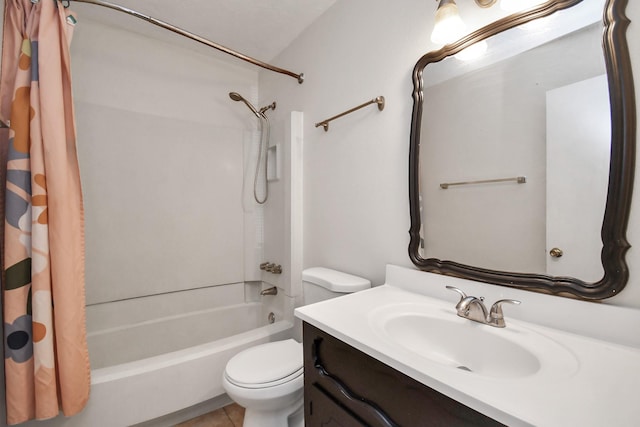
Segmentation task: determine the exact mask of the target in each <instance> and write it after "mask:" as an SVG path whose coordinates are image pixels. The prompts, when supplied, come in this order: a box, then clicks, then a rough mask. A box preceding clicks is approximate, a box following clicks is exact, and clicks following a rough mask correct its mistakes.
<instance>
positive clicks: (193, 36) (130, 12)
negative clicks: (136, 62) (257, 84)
mask: <svg viewBox="0 0 640 427" xmlns="http://www.w3.org/2000/svg"><path fill="white" fill-rule="evenodd" d="M72 1H74V2H79V3H89V4H95V5H97V6H103V7H106V8H109V9H113V10H117V11H119V12H124V13H126V14H128V15H131V16H135V17H136V18H140V19H142V20H144V21H147V22H149V23H151V24H153V25H157V26H158V27H162V28H164V29H166V30H169V31H173V32H174V33H176V34H180V35H181V36H184V37H187V38H190V39H191V40H195V41H197V42H199V43H202V44H204V45H206V46H209V47H212V48H214V49H217V50H219V51H221V52H224V53H226V54H229V55H231V56H235V57H236V58H238V59H241V60H243V61H246V62H249V63H251V64H253V65H257V66H258V67H262V68H264V69H267V70H270V71H274V72H276V73H280V74H286V75H287V76H291V77H293V78H295V79H297V80H298V83H300V84H302V82H303V81H304V74H303V73H300V74H296V73H294V72H292V71H289V70H285V69H284V68H279V67H276V66H274V65H271V64H267V63H266V62H262V61H260V60H258V59H255V58H252V57H250V56H247V55H244V54H242V53H239V52H236V51H235V50H232V49H229V48H228V47H225V46H222V45H220V44H218V43H215V42H212V41H211V40H207V39H205V38H203V37H200V36H198V35H196V34H193V33H190V32H188V31H186V30H183V29H182V28H178V27H176V26H175V25H171V24H169V23H167V22H164V21H161V20H159V19H156V18H152V17H151V16H147V15H144V14H142V13H140V12H138V11H136V10H133V9H129V8H126V7H124V6H120V5H117V4H114V3H109V2H106V1H102V0H72ZM62 3H63V4H64V3H66V4H67V5H68V3H69V2H68V1H66V2H65V1H63V2H62Z"/></svg>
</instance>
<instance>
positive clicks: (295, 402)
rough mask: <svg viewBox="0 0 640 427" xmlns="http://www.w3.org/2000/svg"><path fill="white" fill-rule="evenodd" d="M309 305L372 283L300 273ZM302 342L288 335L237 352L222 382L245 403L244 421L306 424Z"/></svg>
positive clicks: (262, 426)
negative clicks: (284, 337) (284, 338)
mask: <svg viewBox="0 0 640 427" xmlns="http://www.w3.org/2000/svg"><path fill="white" fill-rule="evenodd" d="M302 284H303V303H304V304H305V305H307V304H311V303H314V302H319V301H323V300H326V299H329V298H335V297H337V296H340V295H343V294H346V293H352V292H356V291H360V290H364V289H368V288H370V287H371V282H369V281H368V280H367V279H363V278H361V277H357V276H352V275H350V274H346V273H342V272H339V271H335V270H331V269H328V268H323V267H315V268H309V269H307V270H304V271H303V273H302ZM302 357H303V352H302V344H301V343H299V342H297V341H295V340H293V339H288V340H284V341H276V342H270V343H266V344H261V345H258V346H255V347H251V348H248V349H246V350H243V351H241V352H240V353H238V354H236V355H235V356H233V357H232V358H231V359H230V360H229V362H228V363H227V366H226V368H225V371H224V375H223V379H222V384H223V387H224V389H225V391H226V392H227V394H228V395H229V397H230V398H231V399H233V400H234V401H235V402H236V403H237V404H239V405H240V406H243V407H244V408H245V415H244V423H243V426H244V427H303V426H304V411H303V388H304V377H303V359H302Z"/></svg>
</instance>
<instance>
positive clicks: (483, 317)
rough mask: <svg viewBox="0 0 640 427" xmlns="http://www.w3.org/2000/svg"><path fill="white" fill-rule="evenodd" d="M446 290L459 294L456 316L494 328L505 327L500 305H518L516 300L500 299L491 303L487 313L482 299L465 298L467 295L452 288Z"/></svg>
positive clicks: (448, 287) (518, 302)
mask: <svg viewBox="0 0 640 427" xmlns="http://www.w3.org/2000/svg"><path fill="white" fill-rule="evenodd" d="M447 289H449V290H451V291H455V292H457V293H459V294H460V301H458V304H456V311H457V312H458V316H460V317H464V318H465V319H469V320H473V321H474V322H479V323H484V324H485V325H489V326H494V327H496V328H504V327H505V326H506V324H505V322H504V314H503V313H502V304H505V303H506V304H520V301H518V300H514V299H501V300H499V301H496V302H495V303H493V305H492V306H491V309H490V310H489V311H488V312H487V307H485V305H484V298H483V297H480V298H478V297H472V296H467V294H465V293H464V292H463V291H461V290H460V289H458V288H456V287H454V286H447Z"/></svg>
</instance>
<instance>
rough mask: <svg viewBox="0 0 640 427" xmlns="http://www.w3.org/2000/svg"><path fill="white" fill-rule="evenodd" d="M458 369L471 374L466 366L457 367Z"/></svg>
mask: <svg viewBox="0 0 640 427" xmlns="http://www.w3.org/2000/svg"><path fill="white" fill-rule="evenodd" d="M458 369H462V370H463V371H467V372H473V371H472V370H471V369H469V368H467V367H466V366H458Z"/></svg>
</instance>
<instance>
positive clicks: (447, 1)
mask: <svg viewBox="0 0 640 427" xmlns="http://www.w3.org/2000/svg"><path fill="white" fill-rule="evenodd" d="M464 32H465V25H464V22H462V19H461V18H460V15H459V14H458V6H457V5H456V2H455V1H454V0H440V4H439V5H438V9H437V10H436V19H435V25H434V27H433V32H432V33H431V41H432V42H434V43H437V44H447V43H451V42H453V41H456V40H458V39H459V38H460V37H462V36H463V35H464Z"/></svg>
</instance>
